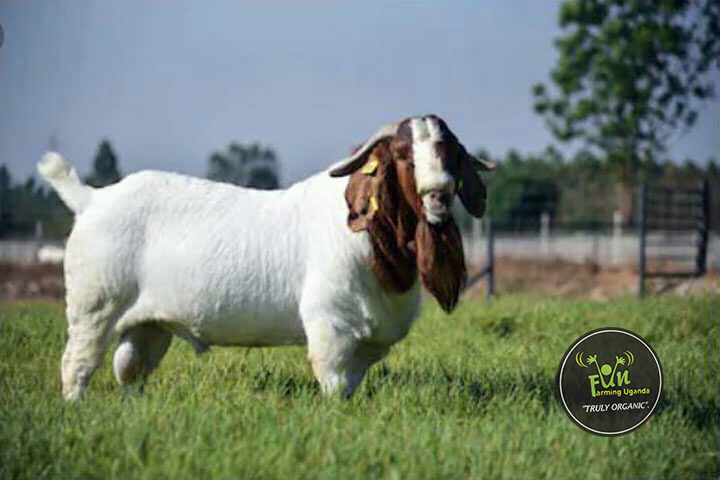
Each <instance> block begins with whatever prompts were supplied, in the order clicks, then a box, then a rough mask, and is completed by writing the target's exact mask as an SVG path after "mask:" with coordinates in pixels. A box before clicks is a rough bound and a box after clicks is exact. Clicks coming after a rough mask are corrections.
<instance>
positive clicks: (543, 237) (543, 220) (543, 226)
mask: <svg viewBox="0 0 720 480" xmlns="http://www.w3.org/2000/svg"><path fill="white" fill-rule="evenodd" d="M540 251H541V252H542V254H543V255H544V256H546V257H549V256H550V214H549V213H548V212H545V211H544V212H542V213H541V214H540Z"/></svg>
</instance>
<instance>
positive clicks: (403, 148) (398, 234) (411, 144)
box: [330, 115, 494, 312]
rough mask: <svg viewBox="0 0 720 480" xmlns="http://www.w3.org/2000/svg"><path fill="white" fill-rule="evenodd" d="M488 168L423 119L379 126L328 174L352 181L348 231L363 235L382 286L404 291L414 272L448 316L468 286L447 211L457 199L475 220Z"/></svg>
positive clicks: (439, 124)
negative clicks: (480, 173) (462, 291)
mask: <svg viewBox="0 0 720 480" xmlns="http://www.w3.org/2000/svg"><path fill="white" fill-rule="evenodd" d="M493 167H494V166H493V164H491V163H489V162H485V161H482V160H479V159H477V158H475V157H473V156H472V155H470V154H469V153H468V152H467V150H466V149H465V147H464V146H463V145H462V144H461V143H460V142H459V141H458V139H457V137H456V136H455V135H454V134H453V133H452V131H450V129H449V128H448V126H447V124H446V123H445V122H444V121H443V120H442V119H441V118H439V117H437V116H436V115H426V116H422V117H411V118H407V119H405V120H403V121H402V122H400V123H397V124H392V125H387V126H385V127H383V128H382V129H380V130H379V131H378V132H377V133H375V135H373V136H372V137H371V138H370V139H369V140H368V141H367V142H365V144H364V145H362V146H361V147H360V148H358V149H357V150H356V151H355V153H353V155H352V156H350V157H349V158H347V159H345V160H343V161H342V162H340V163H339V164H337V165H336V166H334V167H333V168H332V169H331V170H330V175H332V176H335V177H339V176H344V175H350V180H349V181H348V185H347V188H346V190H345V199H346V201H347V205H348V209H349V213H348V226H349V227H350V229H352V230H353V231H355V232H359V231H362V230H365V231H367V232H368V234H369V237H370V241H371V244H372V248H373V255H372V258H371V260H370V261H371V268H372V270H373V271H374V272H375V274H376V275H377V276H378V278H379V280H380V283H381V284H382V285H383V287H384V288H385V289H386V290H389V291H396V292H404V291H407V290H408V289H409V288H410V287H412V285H413V284H414V283H415V280H416V279H417V276H418V274H419V275H420V279H421V281H422V283H423V285H424V286H425V288H427V290H428V291H429V292H430V293H431V294H432V295H433V296H434V297H435V298H436V299H437V301H438V302H439V303H440V306H441V307H442V308H443V309H444V310H445V311H447V312H450V311H451V310H452V309H453V308H454V307H455V305H456V304H457V301H458V297H459V295H460V291H461V289H462V287H463V285H464V283H465V280H466V268H465V258H464V255H463V248H462V238H461V235H460V231H459V230H458V227H457V224H456V223H455V221H454V219H453V218H452V215H451V210H450V207H451V205H452V201H453V199H454V197H455V195H456V194H457V195H458V196H459V197H460V200H461V201H462V203H463V205H464V206H465V208H466V209H467V211H468V212H469V213H470V214H471V215H473V216H475V217H478V218H479V217H481V216H482V215H483V213H484V212H485V200H486V191H485V186H484V184H483V182H482V180H481V178H480V175H479V174H478V171H479V170H490V169H492V168H493Z"/></svg>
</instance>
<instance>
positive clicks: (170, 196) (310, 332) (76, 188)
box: [39, 153, 420, 398]
mask: <svg viewBox="0 0 720 480" xmlns="http://www.w3.org/2000/svg"><path fill="white" fill-rule="evenodd" d="M39 170H40V172H41V173H43V175H44V176H45V177H46V178H47V180H48V181H49V182H50V183H51V184H52V185H53V187H54V188H55V189H56V190H57V191H58V192H59V194H60V195H61V197H62V198H63V199H64V200H66V202H67V203H68V204H69V205H70V206H72V207H73V209H74V210H75V212H76V218H75V225H74V227H73V230H72V233H71V234H70V237H69V238H68V241H67V248H66V252H65V284H66V288H67V304H68V306H67V316H68V323H69V330H70V332H69V333H70V339H69V341H68V347H67V350H66V353H65V355H64V358H63V384H64V393H65V396H66V397H68V398H76V397H77V396H79V394H80V392H81V391H82V389H83V388H84V386H85V384H86V383H87V381H88V379H89V375H90V374H91V372H92V370H93V369H94V367H95V366H96V364H97V362H99V359H98V358H96V357H97V356H98V355H101V354H102V350H104V349H103V348H102V344H104V343H105V342H107V341H108V339H109V337H110V336H111V335H112V333H117V334H120V335H122V334H124V333H125V332H129V331H131V329H132V328H133V327H136V326H139V325H141V324H144V323H146V322H157V323H158V325H161V326H162V327H163V328H164V329H166V330H168V331H171V332H173V333H176V334H178V335H180V336H183V337H185V338H186V339H188V340H190V341H191V342H192V343H193V344H194V345H195V347H196V348H197V349H198V350H202V349H203V348H204V346H205V345H242V346H261V345H287V344H305V343H309V344H310V345H309V347H310V358H311V361H313V368H314V371H315V374H316V376H317V377H318V380H319V381H320V382H321V385H322V387H323V390H325V391H333V390H335V389H337V388H338V387H340V386H345V388H346V393H347V394H350V393H352V390H354V388H355V387H356V386H357V384H358V383H359V381H360V380H361V379H362V374H364V371H365V369H366V368H367V366H369V364H371V363H372V362H374V361H376V360H377V359H379V358H380V357H382V356H383V355H384V354H385V353H386V351H387V349H388V348H389V347H390V346H391V345H392V344H393V343H395V342H397V341H398V340H400V339H401V338H403V337H404V336H405V335H406V333H407V331H408V329H409V327H410V324H411V323H412V321H413V319H414V318H415V317H416V316H417V313H418V310H419V304H420V286H419V282H416V284H415V286H414V287H413V288H412V289H410V290H409V291H408V292H405V293H402V294H396V293H390V292H386V291H385V290H383V288H381V286H380V285H379V283H378V281H377V279H376V277H375V275H374V274H373V273H372V271H371V270H370V268H369V264H368V261H367V259H368V257H369V256H370V254H371V247H370V243H369V240H368V238H367V234H365V233H364V232H363V233H353V232H352V231H351V230H350V229H349V228H348V227H347V224H346V219H347V212H348V211H347V206H346V204H345V200H344V198H343V192H344V190H345V187H346V185H347V179H344V178H331V177H330V175H329V174H328V173H327V172H323V173H320V174H318V175H315V176H313V177H310V178H308V179H307V180H305V181H303V182H300V183H297V184H295V185H293V186H292V187H290V188H289V189H287V190H277V191H259V190H252V189H246V188H241V187H237V186H233V185H229V184H223V183H216V182H211V181H208V180H202V179H197V178H191V177H186V176H182V175H178V174H173V173H165V172H157V171H145V172H140V173H135V174H132V175H129V176H128V177H126V178H125V179H123V180H122V181H120V182H119V183H117V184H114V185H111V186H108V187H105V188H101V189H92V188H91V187H88V186H84V185H81V184H80V182H79V180H78V178H77V175H75V174H74V171H73V170H72V168H71V167H70V166H69V165H68V164H66V163H65V161H64V160H63V159H62V157H60V156H59V155H58V154H56V153H49V154H47V155H46V157H45V158H44V160H43V162H41V164H40V165H39ZM78 329H79V330H80V331H78ZM136 337H137V336H136ZM135 341H136V342H142V339H140V340H137V339H136V340H135ZM125 348H127V346H126V347H125ZM135 349H136V350H141V349H142V345H136V346H135ZM163 353H164V352H163ZM355 357H357V358H355ZM116 360H117V359H116ZM356 364H357V365H356ZM120 369H122V365H120ZM144 373H145V374H147V373H149V372H144ZM116 375H117V376H118V378H119V379H120V377H121V376H122V372H119V371H118V366H117V365H116Z"/></svg>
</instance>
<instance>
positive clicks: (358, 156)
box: [330, 123, 398, 177]
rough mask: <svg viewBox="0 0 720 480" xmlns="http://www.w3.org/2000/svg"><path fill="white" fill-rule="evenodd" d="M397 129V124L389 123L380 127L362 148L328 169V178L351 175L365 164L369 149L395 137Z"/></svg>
mask: <svg viewBox="0 0 720 480" xmlns="http://www.w3.org/2000/svg"><path fill="white" fill-rule="evenodd" d="M397 129H398V124H397V123H389V124H387V125H385V126H384V127H382V128H381V129H380V130H378V131H377V132H375V133H374V134H373V136H371V137H370V138H369V139H368V140H367V141H366V142H365V143H364V144H363V146H362V147H360V148H358V149H357V151H356V152H355V153H353V154H352V155H351V156H349V157H347V158H345V159H343V160H340V161H339V162H337V163H336V164H335V165H333V166H332V167H330V176H331V177H342V176H345V175H349V174H351V173H353V172H354V171H355V170H357V169H358V168H360V167H361V166H362V165H363V163H365V158H364V157H365V155H366V154H367V153H368V152H369V151H370V149H372V148H373V147H374V146H375V145H376V144H377V143H378V142H379V141H380V140H382V139H384V138H387V137H392V136H393V135H395V133H397Z"/></svg>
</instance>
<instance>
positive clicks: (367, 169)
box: [360, 154, 380, 175]
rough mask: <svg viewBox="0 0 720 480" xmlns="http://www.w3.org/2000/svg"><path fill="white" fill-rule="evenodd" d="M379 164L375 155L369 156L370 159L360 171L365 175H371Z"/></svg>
mask: <svg viewBox="0 0 720 480" xmlns="http://www.w3.org/2000/svg"><path fill="white" fill-rule="evenodd" d="M379 164H380V161H379V160H378V158H377V155H374V154H373V155H370V159H369V160H368V161H367V162H366V163H365V165H363V167H362V169H361V170H360V171H361V172H362V173H364V174H365V175H372V174H373V173H375V170H377V168H378V165H379Z"/></svg>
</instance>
